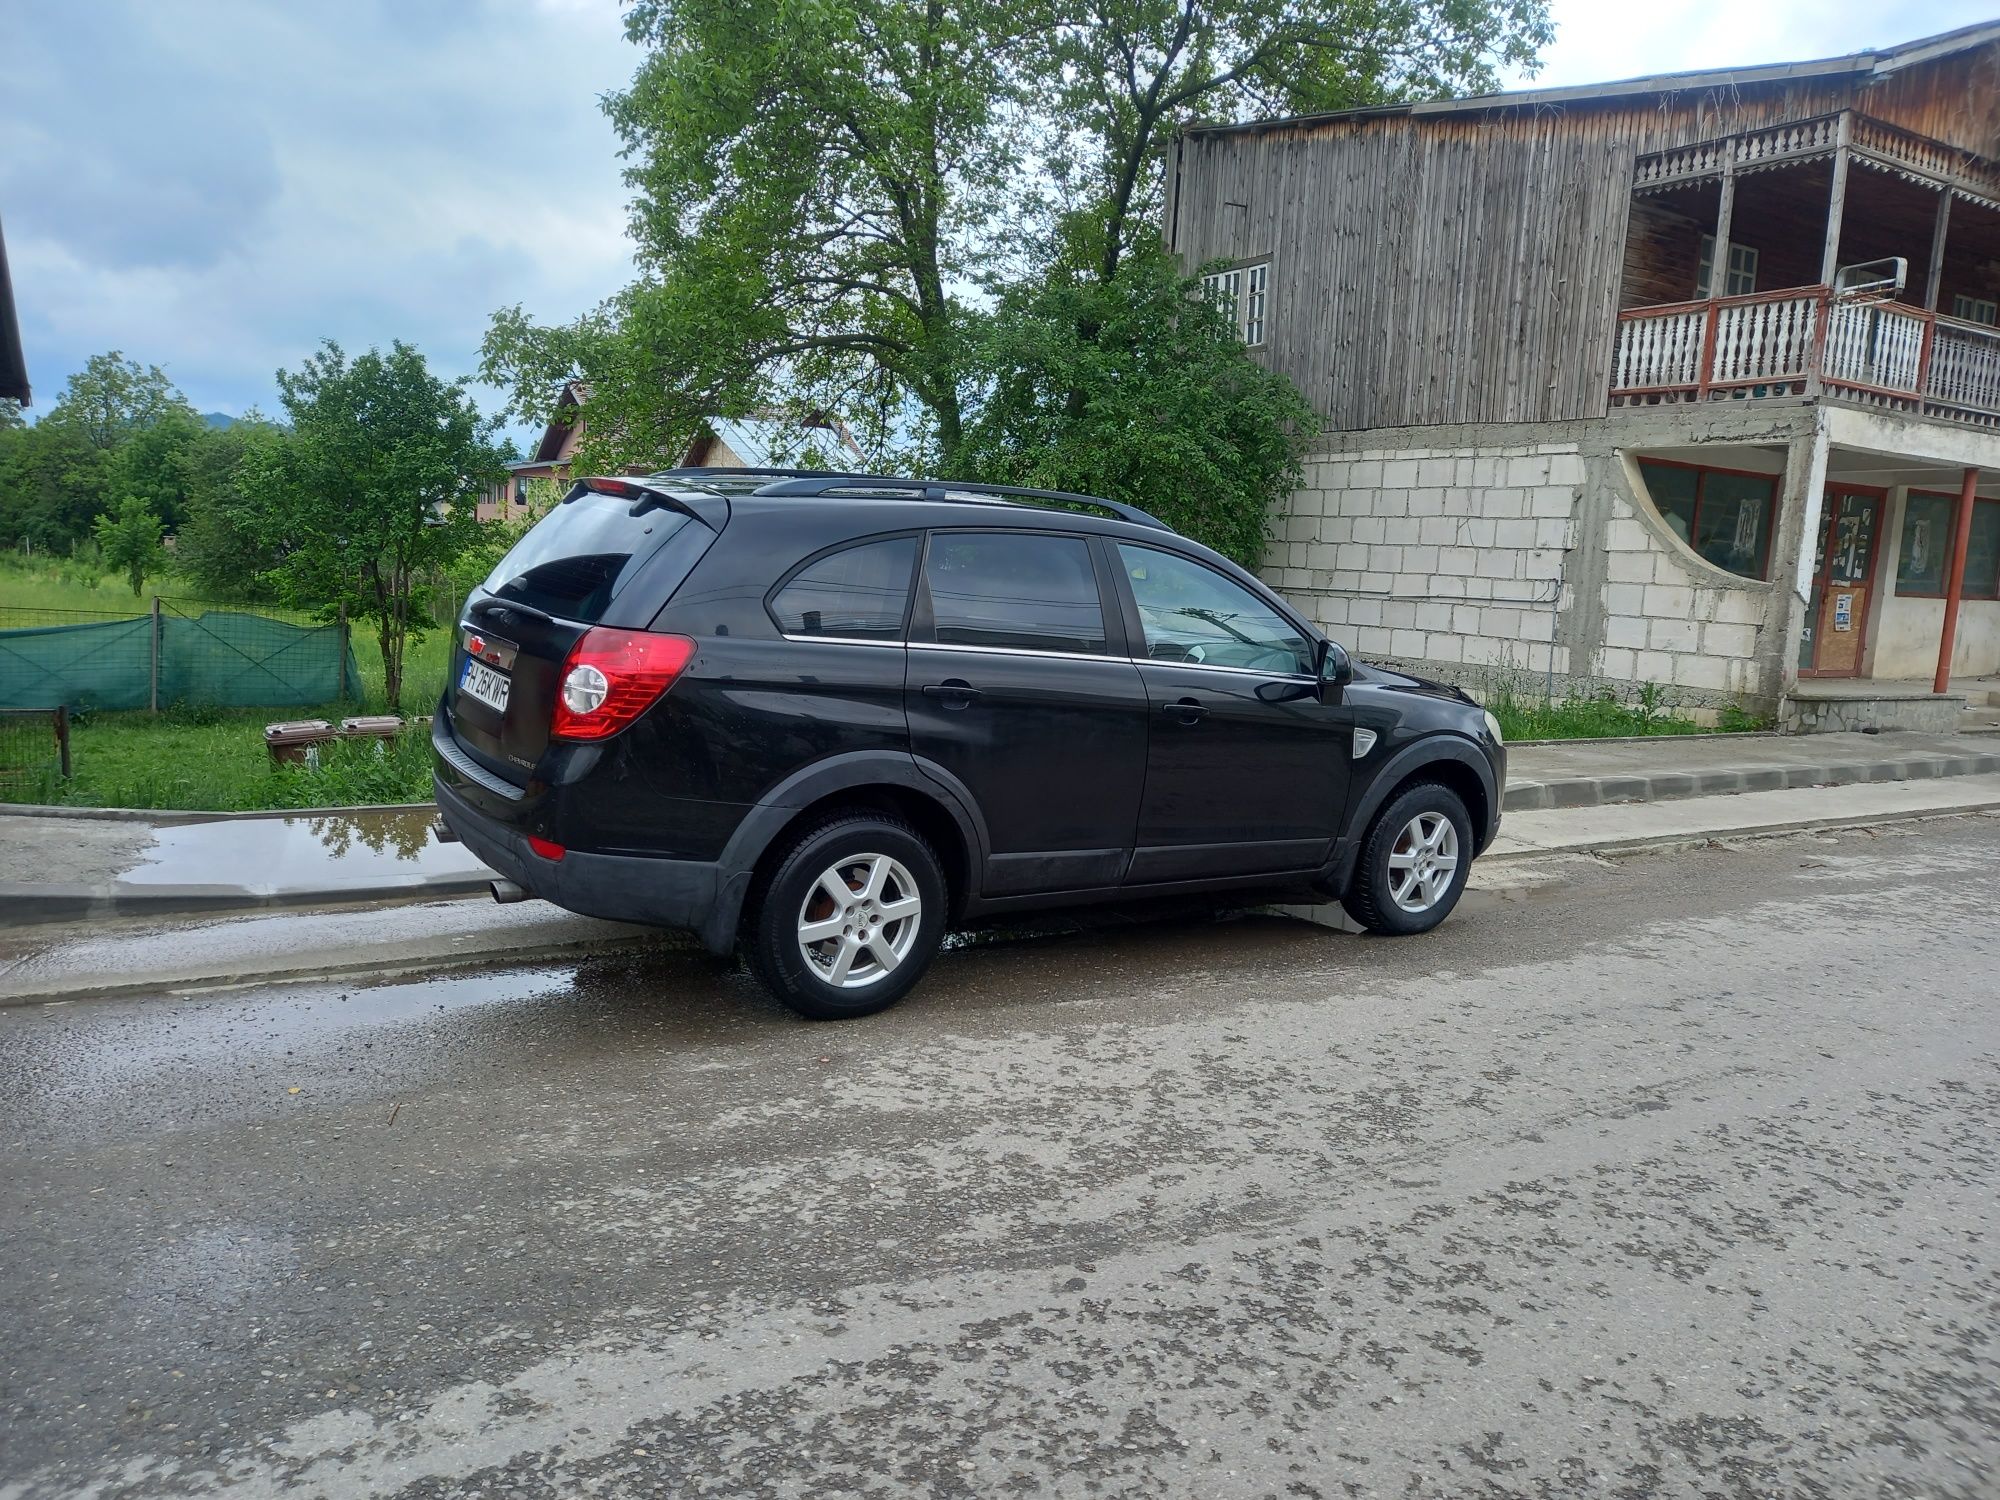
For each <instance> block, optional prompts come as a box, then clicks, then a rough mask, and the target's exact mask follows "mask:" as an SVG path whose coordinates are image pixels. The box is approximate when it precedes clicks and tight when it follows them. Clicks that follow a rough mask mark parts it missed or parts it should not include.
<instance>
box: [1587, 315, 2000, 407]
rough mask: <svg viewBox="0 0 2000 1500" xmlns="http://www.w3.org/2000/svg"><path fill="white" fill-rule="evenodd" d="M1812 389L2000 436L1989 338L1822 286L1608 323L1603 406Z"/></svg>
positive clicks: (1998, 384) (1997, 372)
mask: <svg viewBox="0 0 2000 1500" xmlns="http://www.w3.org/2000/svg"><path fill="white" fill-rule="evenodd" d="M1822 390H1823V391H1826V392H1828V393H1830V394H1834V395H1839V396H1842V397H1845V398H1847V399H1850V400H1856V401H1861V402H1864V403H1866V404H1868V405H1872V406H1880V407H1885V408H1888V409H1892V410H1898V411H1909V412H1916V413H1920V414H1922V415H1924V416H1930V417H1943V418H1947V419H1950V420H1954V421H1960V422H1969V423H1972V424H1973V425H1975V426H1981V427H2000V331H1996V330H1994V329H1991V328H1986V327H1983V326H1982V325H1980V324H1977V323H1964V322H1960V321H1958V320H1957V319H1955V318H1945V317H1940V316H1939V315H1938V314H1936V313H1931V312H1926V311H1924V310H1923V309H1922V308H1916V307H1905V306H1903V305H1902V304H1901V303H1897V302H1876V301H1864V300H1857V299H1853V298H1848V297H1841V296H1837V295H1835V293H1834V292H1833V290H1832V288H1830V287H1824V286H1808V287H1796V288H1793V289H1792V290H1790V291H1783V292H1758V293H1756V294H1755V295H1753V296H1749V297H1716V298H1711V299H1709V300H1706V301H1702V302H1675V303H1670V304H1668V305H1666V306H1663V307H1635V308H1633V309H1631V310H1630V311H1629V312H1623V313H1620V314H1619V315H1618V346H1617V350H1616V352H1615V354H1614V356H1613V359H1612V365H1611V399H1612V403H1613V404H1614V405H1618V406H1637V405H1652V404H1655V403H1659V402H1669V401H1703V400H1718V399H1723V398H1738V397H1756V396H1782V395H1808V394H1813V393H1815V392H1817V391H1822Z"/></svg>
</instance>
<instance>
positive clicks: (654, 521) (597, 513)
mask: <svg viewBox="0 0 2000 1500" xmlns="http://www.w3.org/2000/svg"><path fill="white" fill-rule="evenodd" d="M688 520H689V517H688V516H687V515H685V514H684V513H682V512H680V511H675V510H659V509H648V510H644V511H641V512H640V513H639V514H638V515H636V516H635V515H633V514H632V501H631V500H630V499H629V498H628V497H626V496H623V495H601V494H599V493H597V492H596V491H594V490H586V491H585V492H584V493H582V494H580V495H578V496H577V497H576V498H575V499H573V500H566V501H564V502H563V503H562V504H561V505H558V506H557V507H556V508H555V509H554V510H552V511H550V512H549V513H548V514H547V515H545V516H543V517H542V519H541V520H539V521H538V522H536V523H535V526H534V529H533V530H531V531H530V532H529V533H528V534H527V535H526V536H524V537H522V538H521V540H520V541H518V542H516V543H515V544H514V546H513V549H512V550H511V551H510V552H508V554H507V555H506V556H505V557H503V558H501V559H500V565H499V566H498V567H496V568H495V569H494V570H493V573H492V576H491V577H489V578H488V579H487V580H486V592H487V593H489V594H492V595H493V596H494V597H495V598H498V599H504V600H507V601H508V602H509V603H513V604H525V605H527V606H528V607H529V608H531V609H539V610H541V611H542V612H543V613H545V614H551V615H555V616H556V617H558V618H559V619H564V620H577V621H580V622H582V623H584V624H586V625H594V624H596V623H597V622H598V621H599V620H601V619H603V618H604V612H605V610H606V609H608V608H610V605H611V601H612V600H613V599H614V598H616V597H617V594H618V590H619V588H620V586H621V585H623V583H624V582H625V580H626V579H627V578H630V577H631V576H632V574H633V573H634V572H635V571H636V570H637V568H638V566H639V564H641V563H643V562H644V561H645V560H646V559H647V558H649V557H651V556H652V555H653V552H654V550H655V549H657V548H658V547H659V545H660V544H661V543H662V542H664V541H666V539H667V538H668V537H670V536H672V535H673V534H674V533H675V532H677V531H679V530H680V529H681V528H682V527H683V526H685V525H687V524H688Z"/></svg>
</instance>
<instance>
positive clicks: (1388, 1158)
mask: <svg viewBox="0 0 2000 1500" xmlns="http://www.w3.org/2000/svg"><path fill="white" fill-rule="evenodd" d="M1569 868H1570V870H1571V871H1572V872H1573V873H1574V872H1576V871H1578V870H1581V873H1580V874H1577V875H1576V877H1575V878H1573V879H1571V880H1570V881H1569V882H1568V883H1557V884H1553V885H1549V886H1546V887H1542V888H1540V889H1537V890H1534V891H1532V892H1530V893H1527V894H1521V895H1518V896H1516V897H1515V898H1513V899H1495V898H1491V897H1489V898H1486V899H1485V900H1484V901H1482V902H1481V903H1480V904H1479V905H1478V906H1477V907H1475V908H1474V909H1471V910H1468V911H1465V912H1461V913H1460V914H1459V915H1458V916H1457V917H1455V918H1454V919H1453V920H1452V921H1451V922H1450V923H1448V924H1447V925H1446V927H1445V928H1444V929H1442V930H1441V931H1440V932H1438V933H1436V934H1434V935H1433V936H1432V937H1430V938H1428V939H1420V940H1413V941H1404V942H1383V941H1373V940H1365V939H1359V938H1354V937H1348V936H1342V935H1337V934H1334V933H1330V932H1327V931H1325V930H1323V929H1319V928H1316V927H1313V926H1310V925H1307V924H1304V923H1299V922H1292V921H1288V920H1284V919H1280V918H1275V917H1258V918H1247V919H1242V920H1237V921H1231V922H1226V923H1189V922H1181V923H1175V924H1170V925H1166V926H1150V927H1143V928H1120V929H1113V930H1102V931H1095V932H1086V933H1080V934H1079V933H1072V934H1068V935H1054V936H1046V937H1040V938H1032V939H1026V940H1017V941H1010V942H1003V943H994V944H988V945H979V946H975V947H972V948H970V949H967V950H964V951H960V952H956V953H954V954H952V955H949V956H948V957H947V958H946V959H945V960H944V961H943V962H942V963H941V964H940V966H939V968H938V969H937V970H935V971H934V973H933V975H932V977H931V979H930V981H929V983H928V985H927V986H926V988H924V989H923V990H921V991H920V992H919V994H918V995H917V996H916V997H914V998H913V999H912V1001H910V1002H909V1003H907V1004H906V1005H905V1006H903V1007H902V1008H900V1009H899V1010H897V1011H894V1012H892V1013H890V1014H888V1015H885V1016H883V1017H880V1018H877V1019H875V1020H871V1021H868V1022H865V1023H860V1024H851V1025H846V1026H840V1027H824V1026H821V1027H814V1026H808V1025H805V1024H803V1023H799V1022H795V1021H793V1020H791V1019H789V1018H788V1017H786V1016H785V1015H784V1014H783V1013H781V1012H778V1011H776V1010H775V1009H774V1008H773V1007H771V1006H770V1005H769V1004H768V1003H766V1002H764V1001H763V1000H761V999H760V998H759V997H758V995H757V994H756V992H755V991H754V990H752V989H751V988H750V987H749V985H748V984H747V982H746V981H744V980H742V979H741V978H739V977H734V976H730V975H727V974H725V973H724V972H722V971H721V970H720V969H718V968H717V967H716V966H715V965H714V964H713V963H711V962H709V961H706V960H702V959H699V958H695V957H692V956H687V955H677V954H672V953H660V954H647V955H642V956H636V957H625V958H618V959H613V958H603V959H598V960H593V961H590V962H588V963H586V964H584V965H583V966H581V967H573V966H566V967H562V968H558V969H539V970H527V971H522V970H515V971H502V972H495V973H488V974H473V975H463V974H461V975H455V976H453V977H449V978H440V979H434V980H429V981H425V982H404V983H394V984H385V985H380V986H376V987H371V988H354V987H336V986H328V987H291V988H286V989H268V990H259V991H254V992H245V993H238V994H232V995H225V996H217V997H209V998H205V999H195V1000H179V1001H167V1000H157V1001H140V1002H124V1001H120V1002H101V1003H95V1004H78V1005H68V1006H54V1007H35V1008H27V1009H22V1010H16V1011H12V1012H7V1013H4V1014H0V1236H4V1254H0V1328H4V1346H0V1497H6V1500H19V1497H24V1496H42V1495H69V1494H78V1495H90V1496H95V1497H113V1496H127V1495H131V1496H138V1495H146V1496H154V1495H178V1494H183V1493H197V1494H201V1493H210V1492H214V1491H220V1490H222V1489H224V1488H228V1489H229V1491H230V1493H231V1494H232V1495H236V1496H244V1497H254V1496H259V1495H271V1494H278V1493H284V1494H287V1495H300V1496H304V1495H359V1494H370V1493H397V1494H407V1495H422V1496H443V1495H484V1494H506V1495H529V1496H564V1497H569V1496H577V1495H588V1494H596V1493H601V1494H606V1495H618V1496H625V1495H648V1494H660V1495H674V1496H685V1495H782V1496H813V1497H821V1496H834V1495H847V1494H852V1495H926V1496H929V1495H937V1496H953V1495H978V1496H1004V1495H1015V1494H1020V1495H1028V1494H1060V1495H1080V1496H1081V1495H1089V1496H1118V1495H1131V1496H1160V1495H1188V1496H1238V1495H1243V1496H1249V1495H1260V1496H1261V1495H1271V1496H1288V1497H1289V1496H1348V1495H1380V1496H1396V1497H1416V1496H1425V1497H1430V1496H1449V1497H1457V1496H1481V1497H1499V1496H1517V1495H1518V1496H1537V1497H1540V1496H1572V1495H1585V1496H1598V1495H1602V1496H1654V1495H1662V1496H1665V1495H1705V1496H1732V1497H1733V1496H1752V1495H1755V1496H1766V1495H1784V1496H1792V1495H1801V1496H1849V1495H1851V1496H1870V1497H1873V1496H1917V1495H1922V1496H1928V1497H1943V1496H1982V1497H1986V1496H1993V1495H1994V1494H1996V1493H2000V1479H1996V1474H2000V1233H1997V1232H1996V1231H2000V1222H1996V1220H2000V1155H1996V1152H2000V1069H1996V1060H2000V983H1996V978H1995V976H1996V974H2000V924H1996V923H1995V920H1994V913H1995V910H1996V908H2000V819H1996V818H1994V817H1992V816H1985V817H1971V818H1964V819H1959V820H1955V821H1950V822H1941V823H1934V824H1928V825H1920V826H1919V825H1911V826H1906V827H1901V828H1896V829H1890V830H1884V831H1882V832H1881V833H1880V834H1879V835H1876V836H1869V835H1860V834H1848V835H1842V836H1839V837H1827V836H1819V837H1797V838H1789V839H1783V840H1774V841H1770V842H1766V843H1759V844H1753V845H1747V846H1742V847H1739V848H1734V849H1731V848H1713V849H1706V850H1701V851H1698V852H1694V853H1689V854H1683V855H1675V856H1652V857H1641V858H1636V859H1632V860H1629V861H1626V862H1623V863H1620V864H1617V865H1595V864H1584V865H1580V866H1579V865H1572V866H1570V867H1569Z"/></svg>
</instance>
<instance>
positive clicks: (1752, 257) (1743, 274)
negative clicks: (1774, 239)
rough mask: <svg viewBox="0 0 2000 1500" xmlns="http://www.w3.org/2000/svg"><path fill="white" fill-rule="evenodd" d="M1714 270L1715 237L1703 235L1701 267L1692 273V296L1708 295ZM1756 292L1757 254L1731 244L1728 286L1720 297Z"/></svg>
mask: <svg viewBox="0 0 2000 1500" xmlns="http://www.w3.org/2000/svg"><path fill="white" fill-rule="evenodd" d="M1683 243H1686V242H1685V241H1683ZM1714 269H1715V236H1714V235H1712V234H1705V235H1703V236H1702V237H1701V266H1700V269H1698V270H1697V271H1696V272H1695V273H1694V294H1695V295H1696V296H1697V297H1706V296H1708V295H1709V290H1708V278H1709V274H1710V272H1712V271H1713V270H1714ZM1756 290H1757V252H1756V251H1755V250H1752V249H1751V248H1750V247H1749V246H1748V245H1738V244H1734V243H1732V244H1731V245H1730V247H1729V284H1728V285H1727V286H1725V287H1724V288H1723V289H1722V295H1723V296H1725V297H1747V296H1749V295H1750V294H1751V293H1752V292H1754V291H1756Z"/></svg>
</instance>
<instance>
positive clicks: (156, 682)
mask: <svg viewBox="0 0 2000 1500" xmlns="http://www.w3.org/2000/svg"><path fill="white" fill-rule="evenodd" d="M152 710H153V712H154V713H158V712H159V711H160V596H159V595H158V594H155V595H153V670H152Z"/></svg>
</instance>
